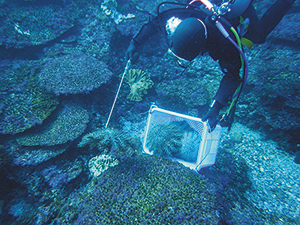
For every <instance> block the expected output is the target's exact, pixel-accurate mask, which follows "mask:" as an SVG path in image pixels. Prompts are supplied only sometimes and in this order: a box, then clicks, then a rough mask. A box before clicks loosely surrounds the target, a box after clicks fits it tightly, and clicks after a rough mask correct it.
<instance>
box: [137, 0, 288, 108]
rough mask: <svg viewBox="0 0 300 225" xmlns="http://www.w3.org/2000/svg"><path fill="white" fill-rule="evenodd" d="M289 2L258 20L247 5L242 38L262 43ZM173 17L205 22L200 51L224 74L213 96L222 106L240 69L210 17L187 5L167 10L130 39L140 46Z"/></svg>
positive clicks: (234, 23)
mask: <svg viewBox="0 0 300 225" xmlns="http://www.w3.org/2000/svg"><path fill="white" fill-rule="evenodd" d="M291 1H292V2H293V0H291ZM291 5H292V3H290V2H288V0H278V1H277V2H276V3H275V4H274V5H273V6H272V7H271V8H270V10H268V11H267V12H266V13H265V15H264V16H263V17H262V19H261V20H259V19H258V17H257V15H256V12H255V9H254V7H253V6H252V4H251V5H250V6H249V7H248V8H247V9H246V11H245V12H244V13H243V14H242V15H241V16H242V17H243V18H249V19H250V25H249V28H248V31H247V33H246V35H245V37H246V38H247V39H249V40H251V41H252V42H253V43H262V42H264V41H265V39H266V36H267V35H268V34H269V33H270V32H271V31H272V30H273V29H274V27H275V26H276V25H277V24H278V23H279V22H280V20H281V19H282V17H283V16H284V14H285V13H286V12H287V10H288V9H289V8H290V7H291ZM173 16H174V17H177V18H179V19H181V20H183V19H186V18H190V17H194V18H199V19H201V20H202V21H204V23H205V24H206V27H207V33H208V35H207V36H208V38H207V42H206V44H205V46H204V48H205V49H203V51H202V53H204V52H208V54H209V55H210V56H211V57H212V58H213V59H214V60H218V62H219V65H220V67H221V69H222V72H223V73H224V77H223V78H222V81H221V83H220V87H219V89H218V91H217V93H216V95H215V97H214V99H215V100H217V101H218V102H219V103H221V104H222V105H223V106H226V105H227V104H228V102H229V101H230V99H231V98H232V96H233V94H234V92H235V90H236V89H237V87H238V86H239V84H240V83H241V78H240V75H239V73H240V68H241V59H240V54H239V52H238V50H237V49H236V48H235V47H234V46H233V45H232V44H231V43H230V42H229V40H227V39H226V38H225V37H224V36H223V35H222V34H221V33H220V31H219V30H218V29H217V27H216V26H215V24H214V23H213V22H211V20H210V18H209V17H207V16H206V15H204V14H203V13H202V12H201V11H197V10H193V9H191V8H177V9H171V10H167V11H165V12H163V13H161V14H160V15H158V16H156V17H154V18H152V19H151V20H150V21H148V23H146V24H144V25H143V27H142V28H141V29H140V31H139V32H138V33H137V34H136V35H135V36H134V37H133V40H134V41H135V43H137V44H138V45H142V44H144V43H145V42H146V41H147V40H148V39H149V38H150V37H152V36H153V35H155V34H156V33H158V32H159V31H161V32H164V33H166V31H165V24H166V21H167V20H168V19H169V18H171V17H173ZM230 23H231V24H232V26H233V27H234V28H237V26H238V25H239V18H236V19H233V20H231V21H230ZM227 28H229V27H227ZM228 30H229V29H228ZM230 36H231V37H232V38H233V39H234V40H235V37H234V35H233V34H232V33H230Z"/></svg>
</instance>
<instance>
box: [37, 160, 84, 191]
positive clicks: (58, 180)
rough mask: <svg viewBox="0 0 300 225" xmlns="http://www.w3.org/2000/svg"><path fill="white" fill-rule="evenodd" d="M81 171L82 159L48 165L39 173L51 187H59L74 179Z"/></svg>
mask: <svg viewBox="0 0 300 225" xmlns="http://www.w3.org/2000/svg"><path fill="white" fill-rule="evenodd" d="M81 172H82V161H79V160H78V161H75V162H67V163H65V164H64V165H62V166H59V167H57V166H56V165H52V166H49V167H48V168H46V169H44V170H43V171H41V175H42V176H43V178H44V179H45V181H46V182H47V183H48V184H49V186H50V187H52V188H59V187H62V186H64V185H66V184H67V183H69V182H70V181H71V180H73V179H75V178H76V177H77V176H79V174H80V173H81Z"/></svg>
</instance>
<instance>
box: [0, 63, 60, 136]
mask: <svg viewBox="0 0 300 225" xmlns="http://www.w3.org/2000/svg"><path fill="white" fill-rule="evenodd" d="M2 63H3V62H2ZM34 70H35V69H34V66H33V63H31V62H30V61H20V62H14V63H12V62H6V63H4V65H2V68H1V70H0V72H1V77H0V81H1V87H0V100H1V104H0V133H2V134H16V133H20V132H23V131H25V130H26V129H29V128H31V127H32V126H34V125H36V124H41V123H42V122H43V120H44V119H46V118H47V117H48V116H49V115H50V114H51V112H52V111H53V110H54V109H55V108H56V106H57V105H58V99H57V98H56V97H55V96H54V95H53V94H52V93H49V92H47V91H46V90H45V89H44V88H41V87H40V86H39V84H38V78H37V75H36V73H35V72H34Z"/></svg>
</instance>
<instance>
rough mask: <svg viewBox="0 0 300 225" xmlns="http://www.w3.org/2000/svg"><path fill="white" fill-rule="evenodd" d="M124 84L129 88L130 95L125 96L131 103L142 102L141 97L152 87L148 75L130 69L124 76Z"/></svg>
mask: <svg viewBox="0 0 300 225" xmlns="http://www.w3.org/2000/svg"><path fill="white" fill-rule="evenodd" d="M124 79H125V82H126V83H127V84H129V86H130V93H129V95H128V96H127V98H128V99H129V100H132V101H137V102H138V101H142V97H143V95H145V94H147V90H148V89H149V88H151V87H152V86H153V84H154V83H153V81H152V80H151V79H150V75H149V74H147V73H145V72H143V71H142V70H139V69H130V70H129V71H128V73H127V75H126V76H125V78H124Z"/></svg>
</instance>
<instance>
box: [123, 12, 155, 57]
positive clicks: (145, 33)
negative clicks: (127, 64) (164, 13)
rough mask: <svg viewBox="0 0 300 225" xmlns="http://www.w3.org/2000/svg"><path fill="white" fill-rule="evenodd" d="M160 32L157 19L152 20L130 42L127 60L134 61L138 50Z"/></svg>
mask: <svg viewBox="0 0 300 225" xmlns="http://www.w3.org/2000/svg"><path fill="white" fill-rule="evenodd" d="M158 31H159V21H158V18H157V17H154V18H152V19H150V20H149V21H148V22H147V23H146V24H144V25H143V26H142V28H141V29H140V30H139V31H138V32H137V34H136V35H134V37H133V38H132V40H131V41H130V45H129V47H128V49H127V51H126V59H127V60H129V59H130V60H134V54H135V52H136V51H137V48H138V47H139V46H140V45H142V44H144V43H145V42H146V41H147V40H148V39H149V38H150V37H152V36H154V35H155V34H156V33H157V32H158Z"/></svg>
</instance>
